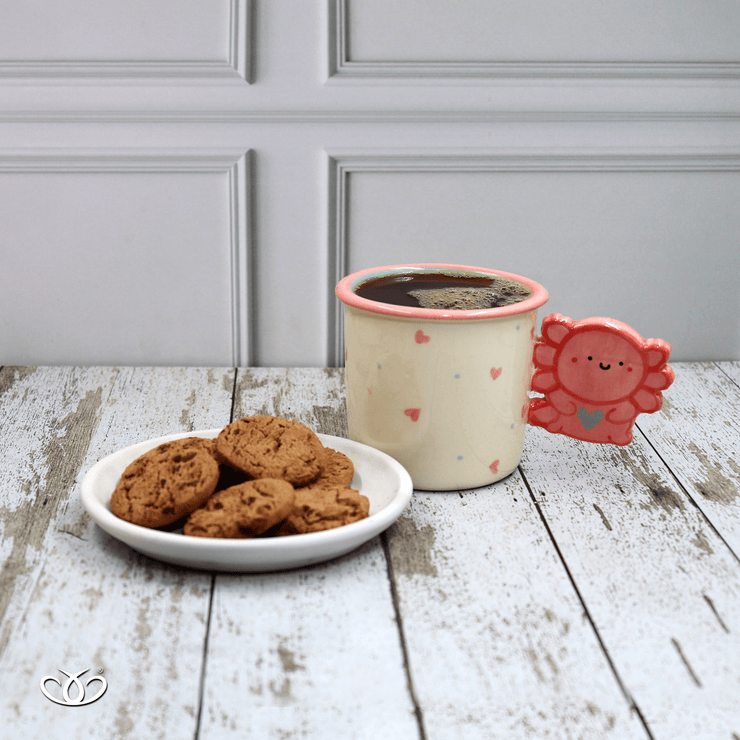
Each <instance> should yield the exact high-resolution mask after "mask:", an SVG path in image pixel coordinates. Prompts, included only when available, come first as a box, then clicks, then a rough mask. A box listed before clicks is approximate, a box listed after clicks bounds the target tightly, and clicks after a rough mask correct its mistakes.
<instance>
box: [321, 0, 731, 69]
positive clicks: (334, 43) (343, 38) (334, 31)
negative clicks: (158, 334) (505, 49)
mask: <svg viewBox="0 0 740 740" xmlns="http://www.w3.org/2000/svg"><path fill="white" fill-rule="evenodd" d="M328 3H329V17H328V32H327V39H328V50H329V51H328V64H329V66H328V80H329V81H331V82H336V81H345V80H346V81H351V82H358V81H361V80H363V79H365V80H377V79H385V80H389V79H393V78H401V79H404V78H405V79H409V78H415V79H416V80H417V81H420V82H423V81H424V80H427V81H434V80H440V79H445V78H449V79H479V80H482V79H493V80H496V79H498V80H506V79H532V78H539V79H543V80H548V79H549V80H559V79H563V78H566V79H578V78H581V79H615V80H619V79H625V80H628V79H658V80H659V79H705V80H706V79H735V80H736V79H740V62H722V63H713V62H696V63H694V62H671V61H668V62H503V61H502V62H497V61H485V62H456V61H445V60H435V61H424V62H399V61H392V60H388V61H373V62H362V61H353V60H352V59H351V58H350V52H349V11H348V3H349V0H328Z"/></svg>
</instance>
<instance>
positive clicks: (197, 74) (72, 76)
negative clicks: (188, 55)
mask: <svg viewBox="0 0 740 740" xmlns="http://www.w3.org/2000/svg"><path fill="white" fill-rule="evenodd" d="M252 6H253V0H230V6H229V34H228V40H227V44H228V46H227V60H226V61H224V62H219V61H207V60H202V61H201V60H199V61H188V60H180V61H153V60H152V61H150V60H146V59H142V60H136V61H128V60H113V61H108V60H105V61H104V60H96V61H75V60H65V59H53V60H43V61H39V60H33V59H27V60H25V59H19V60H9V61H0V84H9V83H13V82H15V83H22V84H29V83H31V84H54V85H59V84H79V83H80V82H84V81H93V82H95V81H96V80H98V81H101V82H102V81H106V82H110V81H118V82H120V83H122V84H123V83H127V82H136V83H143V82H147V81H149V82H156V83H160V84H161V83H162V82H167V83H169V84H176V83H182V82H185V83H196V82H203V81H206V80H207V81H210V82H214V81H220V82H224V83H228V82H236V83H239V82H247V83H251V82H252V70H253V63H252V58H253V51H252V48H253V38H252V35H253V34H252V32H253V24H252V15H253V13H252Z"/></svg>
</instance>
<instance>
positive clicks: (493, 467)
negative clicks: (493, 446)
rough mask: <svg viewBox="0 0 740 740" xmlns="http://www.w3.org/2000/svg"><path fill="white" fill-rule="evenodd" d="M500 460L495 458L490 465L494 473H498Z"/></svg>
mask: <svg viewBox="0 0 740 740" xmlns="http://www.w3.org/2000/svg"><path fill="white" fill-rule="evenodd" d="M499 462H500V461H499V460H494V461H493V462H492V463H491V464H490V465H489V466H488V467H489V468H491V472H492V473H494V474H495V473H498V464H499Z"/></svg>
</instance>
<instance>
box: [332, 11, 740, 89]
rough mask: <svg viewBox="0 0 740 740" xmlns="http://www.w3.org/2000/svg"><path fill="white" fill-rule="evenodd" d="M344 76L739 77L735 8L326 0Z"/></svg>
mask: <svg viewBox="0 0 740 740" xmlns="http://www.w3.org/2000/svg"><path fill="white" fill-rule="evenodd" d="M330 13H331V23H332V28H333V31H334V35H333V41H332V49H331V54H332V57H333V60H334V67H333V71H334V72H335V73H345V74H357V75H362V74H372V75H378V76H388V75H407V76H411V75H419V74H421V75H430V76H447V75H463V76H464V75H490V76H494V77H495V76H508V75H515V76H522V75H526V76H532V75H535V76H538V75H539V76H542V75H544V76H551V75H555V74H566V75H588V76H594V75H596V76H599V75H603V76H626V77H632V76H636V75H637V76H650V75H656V76H664V75H668V76H685V75H687V74H689V75H692V76H726V75H730V76H737V75H738V73H739V71H740V65H739V64H738V56H739V52H740V42H739V41H738V39H740V7H738V5H737V3H734V2H731V0H719V1H718V2H712V3H706V2H701V0H693V1H692V2H682V3H652V4H650V3H648V4H646V3H644V2H640V1H639V0H627V1H626V2H620V3H609V2H591V1H589V0H575V1H574V2H569V3H567V4H563V3H553V2H550V1H549V0H534V1H533V2H527V3H522V2H517V1H516V0H503V1H502V2H496V3H485V2H480V1H479V0H459V1H457V2H454V3H450V2H446V1H445V0H430V1H429V2H425V3H423V4H421V3H398V2H393V0H332V2H331V11H330Z"/></svg>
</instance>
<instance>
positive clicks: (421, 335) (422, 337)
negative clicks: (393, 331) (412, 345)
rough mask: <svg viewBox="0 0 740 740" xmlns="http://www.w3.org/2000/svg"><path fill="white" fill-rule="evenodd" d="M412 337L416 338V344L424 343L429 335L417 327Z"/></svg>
mask: <svg viewBox="0 0 740 740" xmlns="http://www.w3.org/2000/svg"><path fill="white" fill-rule="evenodd" d="M414 339H415V340H416V343H417V344H426V342H428V341H429V340H430V339H431V337H430V336H427V335H426V334H424V332H423V331H422V330H421V329H419V330H418V331H417V332H416V334H415V335H414Z"/></svg>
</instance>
